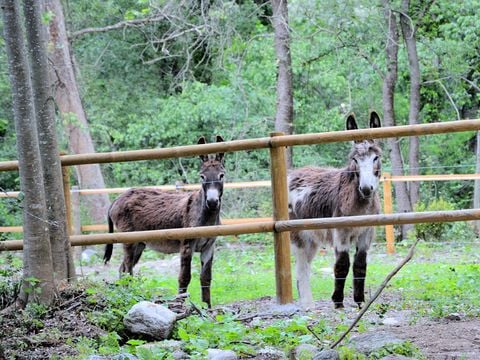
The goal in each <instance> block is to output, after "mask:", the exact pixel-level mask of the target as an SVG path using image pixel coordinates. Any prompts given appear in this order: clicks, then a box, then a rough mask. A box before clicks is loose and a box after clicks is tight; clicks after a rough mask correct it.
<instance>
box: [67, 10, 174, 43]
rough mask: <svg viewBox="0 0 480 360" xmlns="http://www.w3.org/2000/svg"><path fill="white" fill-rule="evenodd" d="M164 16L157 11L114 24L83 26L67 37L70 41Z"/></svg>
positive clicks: (142, 23)
mask: <svg viewBox="0 0 480 360" xmlns="http://www.w3.org/2000/svg"><path fill="white" fill-rule="evenodd" d="M166 17H167V15H165V14H163V13H157V14H154V15H151V16H148V17H146V18H143V19H133V20H124V21H120V22H118V23H116V24H112V25H107V26H103V27H89V28H85V29H82V30H78V31H74V32H73V33H71V34H70V35H69V37H68V38H69V40H70V41H73V40H74V39H76V38H79V37H81V36H83V35H86V34H92V33H101V32H107V31H112V30H118V29H125V28H128V27H137V26H143V25H147V24H152V23H156V22H159V21H162V20H164V19H165V18H166Z"/></svg>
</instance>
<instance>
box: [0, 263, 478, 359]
mask: <svg viewBox="0 0 480 360" xmlns="http://www.w3.org/2000/svg"><path fill="white" fill-rule="evenodd" d="M177 262H178V259H173V260H172V259H168V260H156V261H148V262H144V263H143V266H144V267H145V268H146V269H147V268H149V269H152V268H153V269H161V270H162V271H165V270H168V271H171V272H176V266H175V265H174V263H177ZM79 271H81V272H82V273H83V276H85V277H87V278H88V277H90V276H93V277H98V276H101V277H102V278H105V279H107V280H113V279H116V278H117V276H118V275H117V271H116V268H115V266H110V267H109V268H105V267H104V266H103V265H95V266H84V267H82V269H81V270H80V269H79ZM140 271H142V270H141V269H140ZM398 300H399V299H397V298H395V296H394V295H391V294H389V293H385V294H383V295H382V296H381V297H380V298H379V299H378V300H377V303H376V306H372V308H371V309H370V310H369V311H368V312H367V313H366V314H365V316H364V320H366V322H367V324H369V326H368V327H369V331H375V330H379V329H382V330H388V331H390V332H392V333H394V334H395V335H397V336H398V337H399V338H401V339H405V340H409V341H410V342H412V343H413V344H414V345H416V346H417V347H419V348H420V349H421V351H422V352H423V354H424V355H425V356H426V357H427V358H428V359H438V360H440V359H442V360H443V359H480V319H478V318H464V317H462V316H461V315H458V314H451V315H450V316H447V317H446V318H444V319H440V320H432V319H427V318H418V316H416V315H415V314H414V312H413V311H411V310H409V311H407V310H392V309H390V307H389V306H385V309H387V310H382V309H383V308H382V304H391V303H394V302H395V301H398ZM345 305H346V307H345V309H343V310H341V311H337V310H333V309H332V305H331V303H330V301H327V300H325V301H318V302H316V304H315V308H314V309H311V310H309V311H308V312H305V313H304V312H303V311H302V310H300V309H299V308H298V307H297V306H296V305H284V306H279V305H276V303H275V300H274V299H273V298H271V297H265V298H260V299H256V300H252V301H241V302H237V303H233V304H228V305H223V306H218V307H215V308H214V309H213V310H212V312H213V313H215V312H225V311H228V312H231V313H234V314H236V315H237V318H238V319H239V320H241V321H243V322H244V323H247V324H248V323H251V322H256V323H258V322H262V323H265V324H267V323H268V322H272V321H274V320H275V319H277V318H285V317H291V316H292V315H294V314H304V315H308V316H310V317H311V318H312V319H319V318H321V319H328V320H330V321H332V322H335V323H340V322H343V323H345V324H349V323H351V321H352V320H353V319H354V318H355V317H356V316H357V314H358V309H357V308H356V306H355V304H354V303H353V302H352V303H349V302H348V301H346V303H345ZM93 306H96V307H97V308H96V310H98V306H99V305H98V304H96V305H92V304H90V303H89V302H87V301H86V295H85V293H84V291H82V290H81V289H78V288H77V289H65V290H64V291H63V292H62V293H61V294H60V296H59V298H58V299H57V301H56V303H55V306H54V307H53V308H52V310H50V311H48V313H47V314H46V315H45V316H44V318H43V320H42V321H43V325H42V323H41V322H35V321H32V320H26V319H27V318H28V317H25V316H24V315H23V314H22V312H21V311H18V310H13V311H10V312H6V311H3V312H2V313H1V314H0V360H1V359H49V358H52V357H56V358H60V359H62V358H65V357H67V356H72V355H75V353H76V350H75V347H74V346H73V345H70V343H71V339H78V338H80V337H86V338H91V339H96V338H98V337H99V336H101V335H102V334H104V332H103V331H102V330H101V329H99V328H97V327H95V326H93V325H92V324H91V323H90V322H89V320H88V318H87V317H86V315H85V314H86V313H87V312H88V311H89V310H93V308H92V307H93ZM352 335H353V334H352Z"/></svg>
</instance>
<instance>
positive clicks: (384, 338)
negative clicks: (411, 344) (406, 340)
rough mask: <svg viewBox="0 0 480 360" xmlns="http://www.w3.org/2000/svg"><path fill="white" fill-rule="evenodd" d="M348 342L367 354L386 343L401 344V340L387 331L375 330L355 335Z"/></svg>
mask: <svg viewBox="0 0 480 360" xmlns="http://www.w3.org/2000/svg"><path fill="white" fill-rule="evenodd" d="M350 343H351V344H352V345H353V347H355V349H356V350H357V351H359V352H362V353H364V354H366V355H368V354H370V353H372V352H374V351H377V350H380V349H381V348H383V347H384V346H386V345H389V344H401V343H403V340H401V339H399V338H398V337H396V336H395V335H394V334H392V333H390V332H388V331H377V332H371V333H365V334H362V335H358V336H355V337H353V338H351V339H350Z"/></svg>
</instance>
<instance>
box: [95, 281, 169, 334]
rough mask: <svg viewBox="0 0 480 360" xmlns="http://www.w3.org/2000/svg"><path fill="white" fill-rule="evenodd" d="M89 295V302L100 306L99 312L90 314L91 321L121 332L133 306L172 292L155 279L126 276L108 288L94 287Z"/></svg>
mask: <svg viewBox="0 0 480 360" xmlns="http://www.w3.org/2000/svg"><path fill="white" fill-rule="evenodd" d="M87 294H88V300H89V302H90V303H92V304H97V305H98V306H99V310H98V311H93V312H92V313H90V315H89V316H90V319H91V321H92V322H93V323H94V324H96V325H98V326H100V327H102V328H103V329H105V330H107V331H109V332H120V331H122V330H123V329H124V326H123V317H124V316H125V314H126V313H127V312H128V310H129V309H130V308H131V307H132V306H133V305H135V304H136V303H138V302H139V301H142V300H149V301H153V300H155V299H159V298H162V297H165V296H169V295H170V294H171V291H168V290H166V289H164V288H163V287H162V286H160V283H159V282H158V280H155V279H151V278H149V279H147V278H142V277H132V276H124V277H122V278H121V279H119V280H117V281H116V282H115V283H113V284H109V285H108V286H98V285H96V286H95V285H93V286H92V287H90V288H89V289H87Z"/></svg>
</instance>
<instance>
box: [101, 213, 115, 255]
mask: <svg viewBox="0 0 480 360" xmlns="http://www.w3.org/2000/svg"><path fill="white" fill-rule="evenodd" d="M107 221H108V232H109V233H110V234H111V233H113V221H112V218H111V217H110V211H109V212H108V215H107ZM112 253H113V244H107V245H105V253H104V254H103V260H104V262H105V264H106V263H108V262H109V261H110V258H111V257H112Z"/></svg>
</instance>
